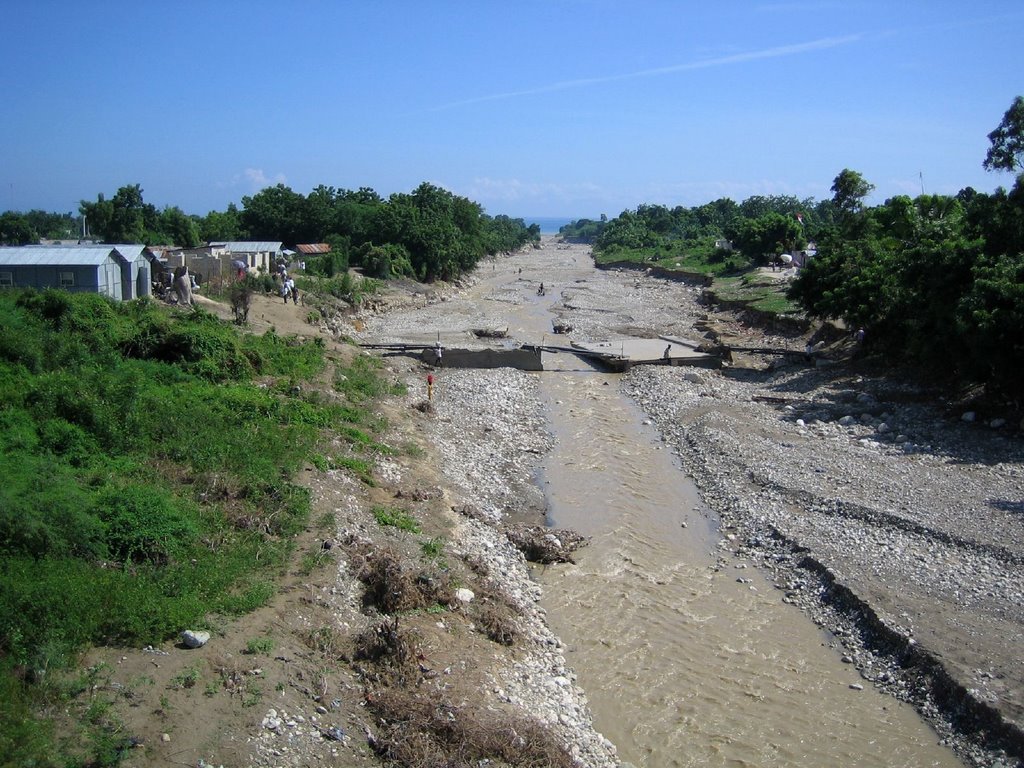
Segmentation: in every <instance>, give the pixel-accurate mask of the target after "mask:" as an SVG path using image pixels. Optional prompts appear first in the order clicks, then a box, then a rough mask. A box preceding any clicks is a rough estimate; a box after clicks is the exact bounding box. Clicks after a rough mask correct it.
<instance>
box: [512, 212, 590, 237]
mask: <svg viewBox="0 0 1024 768" xmlns="http://www.w3.org/2000/svg"><path fill="white" fill-rule="evenodd" d="M578 218H581V217H579V216H577V217H576V218H571V219H569V218H565V217H561V216H523V217H522V219H523V221H525V222H526V226H530V225H531V224H539V225H540V233H541V234H542V235H557V234H558V230H559V229H561V228H562V227H564V226H565V225H566V224H571V223H572V222H574V221H576V220H577V219H578Z"/></svg>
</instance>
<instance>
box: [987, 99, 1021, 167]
mask: <svg viewBox="0 0 1024 768" xmlns="http://www.w3.org/2000/svg"><path fill="white" fill-rule="evenodd" d="M988 140H989V141H990V142H991V146H990V147H989V148H988V154H986V155H985V162H983V163H982V165H983V166H984V167H985V168H986V169H987V170H989V171H1010V172H1011V173H1012V172H1015V171H1022V170H1024V96H1018V97H1017V98H1015V99H1014V100H1013V104H1011V105H1010V108H1009V109H1008V110H1006V114H1005V115H1003V121H1002V122H1001V123H999V127H997V128H996V129H995V130H994V131H992V133H990V134H989V135H988Z"/></svg>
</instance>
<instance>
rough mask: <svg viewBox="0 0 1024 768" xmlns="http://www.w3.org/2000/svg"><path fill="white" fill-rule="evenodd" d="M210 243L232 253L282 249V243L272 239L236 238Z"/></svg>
mask: <svg viewBox="0 0 1024 768" xmlns="http://www.w3.org/2000/svg"><path fill="white" fill-rule="evenodd" d="M210 245H211V246H213V247H216V248H225V249H227V250H228V251H230V252H231V253H259V252H262V251H280V250H281V243H279V242H278V243H274V242H271V241H270V240H253V241H244V240H236V241H232V242H230V243H210Z"/></svg>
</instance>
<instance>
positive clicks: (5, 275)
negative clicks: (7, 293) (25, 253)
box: [0, 272, 14, 288]
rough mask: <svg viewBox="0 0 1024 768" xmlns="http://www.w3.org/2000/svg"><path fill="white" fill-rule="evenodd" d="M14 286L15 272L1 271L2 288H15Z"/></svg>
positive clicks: (0, 285)
mask: <svg viewBox="0 0 1024 768" xmlns="http://www.w3.org/2000/svg"><path fill="white" fill-rule="evenodd" d="M13 287H14V273H13V272H0V288H13Z"/></svg>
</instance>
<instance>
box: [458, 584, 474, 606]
mask: <svg viewBox="0 0 1024 768" xmlns="http://www.w3.org/2000/svg"><path fill="white" fill-rule="evenodd" d="M474 597H476V595H475V594H474V593H473V590H471V589H466V588H465V587H460V588H459V589H456V590H455V599H456V600H458V601H459V602H460V603H471V602H473V598H474Z"/></svg>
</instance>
